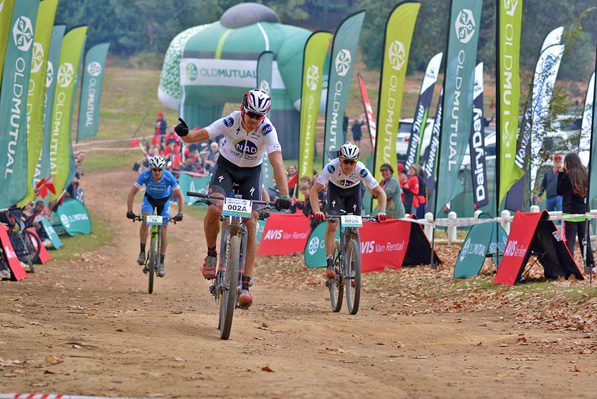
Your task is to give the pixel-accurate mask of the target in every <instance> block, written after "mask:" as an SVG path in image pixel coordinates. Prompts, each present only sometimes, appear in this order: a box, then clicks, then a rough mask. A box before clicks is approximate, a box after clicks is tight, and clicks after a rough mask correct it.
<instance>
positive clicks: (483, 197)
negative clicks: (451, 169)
mask: <svg viewBox="0 0 597 399" xmlns="http://www.w3.org/2000/svg"><path fill="white" fill-rule="evenodd" d="M473 92H474V94H473V123H472V125H471V126H472V128H471V135H470V138H469V148H470V154H471V174H472V179H473V197H474V198H475V209H479V208H481V207H483V206H485V205H487V204H488V203H489V189H488V188H487V164H486V163H485V130H484V128H483V63H482V62H481V63H479V64H478V65H477V67H476V68H475V86H474V88H473Z"/></svg>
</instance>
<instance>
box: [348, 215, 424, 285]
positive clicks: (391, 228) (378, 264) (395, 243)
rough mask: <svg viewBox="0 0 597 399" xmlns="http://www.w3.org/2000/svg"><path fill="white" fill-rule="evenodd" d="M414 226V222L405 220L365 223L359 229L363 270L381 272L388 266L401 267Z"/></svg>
mask: <svg viewBox="0 0 597 399" xmlns="http://www.w3.org/2000/svg"><path fill="white" fill-rule="evenodd" d="M412 226H413V224H412V223H410V222H405V221H403V220H388V221H386V222H383V223H371V222H370V223H365V224H364V225H363V228H361V229H360V230H359V235H360V237H361V270H362V272H363V273H371V272H381V271H383V270H384V269H385V268H386V267H389V268H390V269H399V268H401V267H402V263H403V262H404V257H405V256H406V249H407V248H408V240H409V237H410V229H411V228H412ZM415 228H419V227H418V226H415Z"/></svg>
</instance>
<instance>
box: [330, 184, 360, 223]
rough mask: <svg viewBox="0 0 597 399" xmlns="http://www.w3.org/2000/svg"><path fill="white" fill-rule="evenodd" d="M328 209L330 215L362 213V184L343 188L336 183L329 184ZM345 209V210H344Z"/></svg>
mask: <svg viewBox="0 0 597 399" xmlns="http://www.w3.org/2000/svg"><path fill="white" fill-rule="evenodd" d="M326 210H327V211H328V213H329V214H330V215H343V214H345V213H344V212H346V214H352V215H360V214H361V185H360V184H357V185H356V186H354V187H350V188H341V187H338V186H336V185H335V184H334V183H331V182H330V184H328V200H327V204H326ZM342 211H344V212H342Z"/></svg>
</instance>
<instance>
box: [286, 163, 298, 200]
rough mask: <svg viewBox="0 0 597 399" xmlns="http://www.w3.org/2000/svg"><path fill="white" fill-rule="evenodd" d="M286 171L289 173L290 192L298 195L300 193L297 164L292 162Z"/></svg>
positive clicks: (292, 194)
mask: <svg viewBox="0 0 597 399" xmlns="http://www.w3.org/2000/svg"><path fill="white" fill-rule="evenodd" d="M286 173H287V175H288V192H289V193H290V196H291V197H296V196H297V194H298V191H297V188H298V168H297V167H296V165H295V164H290V165H288V169H286Z"/></svg>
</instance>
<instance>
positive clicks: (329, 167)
mask: <svg viewBox="0 0 597 399" xmlns="http://www.w3.org/2000/svg"><path fill="white" fill-rule="evenodd" d="M335 171H336V168H334V165H332V164H329V165H328V172H329V173H330V174H332V173H334V172H335Z"/></svg>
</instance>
